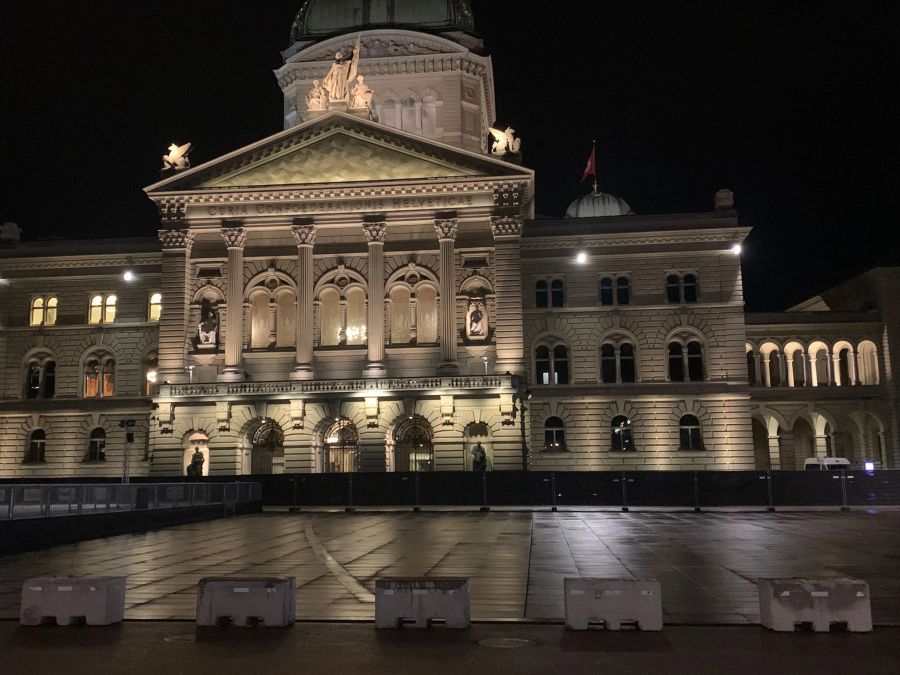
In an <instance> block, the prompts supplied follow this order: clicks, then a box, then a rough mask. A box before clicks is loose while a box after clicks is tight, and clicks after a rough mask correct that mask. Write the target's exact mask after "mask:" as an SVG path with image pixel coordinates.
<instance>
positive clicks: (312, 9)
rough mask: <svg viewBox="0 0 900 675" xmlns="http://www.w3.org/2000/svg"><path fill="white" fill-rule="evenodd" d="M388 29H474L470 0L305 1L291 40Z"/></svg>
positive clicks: (295, 21)
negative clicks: (361, 30) (390, 0)
mask: <svg viewBox="0 0 900 675" xmlns="http://www.w3.org/2000/svg"><path fill="white" fill-rule="evenodd" d="M386 26H393V27H402V28H408V29H411V30H424V31H443V30H453V29H456V30H460V29H461V30H466V31H470V32H471V31H473V30H474V29H475V24H474V22H473V20H472V7H471V5H470V2H469V0H393V2H369V0H306V2H304V3H303V6H302V7H301V8H300V11H299V12H298V13H297V18H296V19H295V20H294V25H293V27H292V28H291V41H292V42H298V41H300V40H308V39H310V38H315V37H322V36H325V35H333V34H335V33H349V32H351V31H355V30H360V29H367V28H383V27H386Z"/></svg>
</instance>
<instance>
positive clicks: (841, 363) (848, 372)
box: [838, 347, 853, 387]
mask: <svg viewBox="0 0 900 675" xmlns="http://www.w3.org/2000/svg"><path fill="white" fill-rule="evenodd" d="M851 358H852V353H851V351H850V349H849V348H847V347H845V348H844V349H842V350H841V351H839V352H838V372H839V373H840V380H839V381H840V383H841V384H842V385H844V386H845V387H849V386H850V385H852V384H853V377H852V368H851V367H850V359H851Z"/></svg>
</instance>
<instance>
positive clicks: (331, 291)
mask: <svg viewBox="0 0 900 675" xmlns="http://www.w3.org/2000/svg"><path fill="white" fill-rule="evenodd" d="M319 300H320V304H319V324H320V327H319V333H320V338H319V344H320V345H322V346H323V347H333V346H336V345H339V344H341V296H340V293H339V291H338V290H337V289H336V288H326V289H324V290H323V291H322V293H321V294H320V295H319Z"/></svg>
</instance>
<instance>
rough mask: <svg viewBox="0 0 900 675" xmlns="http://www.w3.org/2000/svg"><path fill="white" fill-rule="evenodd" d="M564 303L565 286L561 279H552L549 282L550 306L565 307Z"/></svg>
mask: <svg viewBox="0 0 900 675" xmlns="http://www.w3.org/2000/svg"><path fill="white" fill-rule="evenodd" d="M565 305H566V287H565V284H563V282H562V280H561V279H554V280H553V281H551V282H550V306H551V307H565Z"/></svg>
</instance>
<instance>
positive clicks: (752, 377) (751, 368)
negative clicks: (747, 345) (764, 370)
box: [747, 349, 756, 387]
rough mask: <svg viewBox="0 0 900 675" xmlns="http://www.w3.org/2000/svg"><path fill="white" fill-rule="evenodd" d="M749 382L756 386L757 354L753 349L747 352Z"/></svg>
mask: <svg viewBox="0 0 900 675" xmlns="http://www.w3.org/2000/svg"><path fill="white" fill-rule="evenodd" d="M747 381H748V382H750V386H751V387H755V386H756V353H755V352H754V351H753V350H752V349H750V350H748V351H747Z"/></svg>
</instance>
